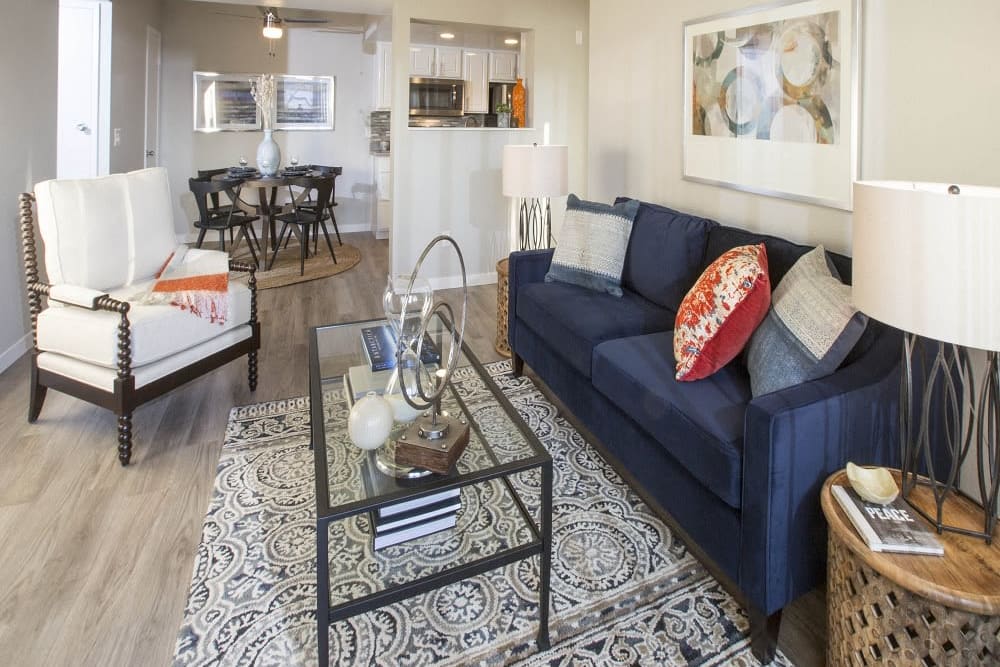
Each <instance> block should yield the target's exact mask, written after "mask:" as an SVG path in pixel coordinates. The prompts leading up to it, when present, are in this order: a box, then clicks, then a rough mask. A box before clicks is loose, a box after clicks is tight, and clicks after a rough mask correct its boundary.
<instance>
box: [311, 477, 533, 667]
mask: <svg viewBox="0 0 1000 667" xmlns="http://www.w3.org/2000/svg"><path fill="white" fill-rule="evenodd" d="M531 468H540V469H541V472H542V475H541V477H542V486H541V524H542V525H541V526H540V527H539V526H536V525H535V521H534V519H533V518H532V516H531V514H530V513H529V512H528V510H527V508H526V507H525V506H524V503H523V501H522V500H521V498H520V496H518V494H517V492H516V491H515V490H514V487H513V485H512V484H511V483H510V480H509V479H507V476H508V475H510V474H513V473H516V472H522V471H524V470H528V469H531ZM494 478H500V479H501V481H502V482H503V483H504V485H505V486H506V487H507V491H508V492H509V493H510V495H511V497H512V498H513V499H514V502H515V504H516V505H517V508H518V510H519V512H520V514H521V518H522V519H523V520H524V522H525V523H526V524H527V525H528V527H529V529H530V530H531V533H532V539H531V541H529V542H527V543H525V544H519V545H517V546H514V547H510V548H508V549H505V550H503V551H499V552H497V553H495V554H491V555H489V556H484V557H482V558H479V559H476V560H474V561H472V562H469V563H463V564H461V565H456V566H454V567H450V568H448V569H445V570H442V571H440V572H434V573H432V574H428V575H426V576H423V577H419V578H417V579H414V580H413V581H408V582H405V583H402V584H397V585H395V586H391V587H389V588H386V589H383V590H380V591H375V592H374V593H370V594H368V595H365V596H363V597H359V598H356V599H354V600H348V601H347V602H341V603H339V604H337V605H333V606H331V605H330V524H331V523H332V522H334V521H339V520H343V519H347V518H349V517H351V516H354V515H356V514H361V513H363V512H367V511H368V510H370V509H375V508H377V507H379V506H381V505H384V504H386V503H385V501H381V502H378V503H371V502H359V503H354V504H352V505H350V506H345V507H343V508H342V509H341V510H340V511H337V512H334V513H332V514H329V515H328V516H325V517H320V518H318V519H317V520H316V584H317V590H316V597H317V608H316V620H317V631H318V642H319V664H320V666H321V667H326V666H327V665H329V664H330V636H329V627H330V625H331V624H332V623H336V622H337V621H343V620H346V619H348V618H351V617H352V616H356V615H358V614H363V613H366V612H369V611H374V610H375V609H379V608H381V607H385V606H387V605H390V604H393V603H396V602H399V601H401V600H405V599H407V598H411V597H413V596H416V595H420V594H422V593H428V592H430V591H433V590H437V589H439V588H443V587H444V586H448V585H449V584H453V583H456V582H458V581H462V580H463V579H468V578H469V577H474V576H476V575H480V574H483V573H485V572H489V571H490V570H495V569H497V568H500V567H504V566H505V565H510V564H511V563H515V562H517V561H519V560H524V559H526V558H531V557H532V556H535V555H537V556H539V559H540V567H539V570H540V571H539V592H538V635H537V637H536V640H535V642H536V644H537V645H538V649H539V650H541V651H545V650H547V649H549V648H550V646H551V645H550V642H549V597H550V596H549V592H550V588H549V584H550V572H551V568H552V519H551V517H552V460H551V459H549V460H547V461H543V462H541V463H536V464H528V465H526V464H525V463H523V462H520V463H515V464H507V465H503V466H500V467H499V469H494V470H492V471H488V472H484V473H483V474H482V475H479V476H477V478H476V479H474V480H469V481H466V483H462V484H454V485H451V486H452V487H462V486H472V485H474V484H475V483H482V482H485V481H489V480H491V479H494ZM445 488H451V487H440V488H437V489H436V490H437V491H441V490H444V489H445ZM419 495H421V494H419V493H415V494H414V496H413V497H417V496H419ZM452 530H454V529H452ZM324 619H325V620H324Z"/></svg>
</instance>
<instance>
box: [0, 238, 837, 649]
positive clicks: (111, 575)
mask: <svg viewBox="0 0 1000 667" xmlns="http://www.w3.org/2000/svg"><path fill="white" fill-rule="evenodd" d="M347 236H349V239H350V243H352V244H354V245H355V246H357V247H358V248H359V249H360V250H361V253H362V256H363V259H362V262H361V264H360V265H359V266H357V267H355V268H354V269H352V270H350V271H348V272H346V273H344V274H341V275H339V276H334V277H331V278H326V279H323V280H318V281H314V282H310V283H304V284H301V285H296V286H293V287H286V288H279V289H275V290H267V291H264V292H261V293H260V308H261V319H262V324H263V326H262V338H263V340H262V350H261V355H260V373H261V375H260V384H259V386H258V388H257V391H256V392H254V393H250V392H249V390H248V389H247V386H246V363H245V362H244V361H236V362H233V363H231V364H229V365H227V366H225V367H223V368H221V369H219V370H217V371H215V372H213V373H211V374H209V375H207V376H205V377H202V378H200V379H198V380H196V381H194V382H192V383H190V384H188V385H186V386H185V387H182V388H180V389H178V390H176V391H174V392H173V393H171V394H169V395H167V396H165V397H162V398H160V399H158V400H156V401H154V402H152V403H150V404H148V405H146V406H144V407H142V408H140V409H139V410H138V411H137V412H136V415H135V433H136V441H135V450H134V455H133V458H132V465H131V466H130V467H129V468H127V469H123V468H121V466H119V465H118V459H117V456H116V450H115V420H114V418H113V417H112V415H111V413H110V412H108V411H105V410H101V409H98V408H95V407H93V406H91V405H89V404H86V403H83V402H82V401H78V400H76V399H73V398H70V397H68V396H64V395H62V394H59V393H57V392H52V391H50V392H49V396H48V398H47V400H46V402H45V407H44V409H43V410H42V414H41V417H40V419H39V421H38V422H37V423H36V424H28V423H27V420H26V412H27V396H28V382H27V370H28V363H27V357H24V358H22V359H20V360H19V361H18V362H17V363H15V364H14V365H13V366H12V367H11V368H9V369H8V370H7V371H5V372H4V373H3V374H0V433H2V434H3V437H2V439H0V664H4V665H19V666H21V665H101V666H111V665H129V666H131V665H143V666H145V665H167V664H169V663H170V661H171V658H172V656H173V648H174V640H175V637H176V634H177V630H178V628H179V627H180V623H181V620H182V617H183V608H184V602H185V598H186V595H187V587H188V583H189V581H190V577H191V568H192V565H193V558H194V553H195V548H196V546H197V544H198V541H199V538H200V532H201V524H202V519H203V518H204V512H205V509H206V507H207V505H208V500H209V496H210V495H211V490H212V483H213V480H214V477H215V467H216V463H217V462H218V459H219V454H220V449H221V445H222V438H223V433H224V432H225V427H226V420H227V416H228V412H229V409H230V408H231V407H232V406H234V405H243V404H248V403H254V402H259V401H268V400H272V399H278V398H286V397H290V396H298V395H305V394H307V393H308V364H307V345H308V344H307V337H306V332H307V331H308V329H309V327H312V326H315V325H318V324H325V323H331V322H346V321H351V320H360V319H367V318H373V317H378V316H379V315H380V314H381V291H382V286H383V284H384V281H385V273H386V266H387V244H386V242H384V241H375V240H374V239H372V237H371V236H370V235H368V234H351V235H347ZM471 292H472V294H471V298H470V313H469V327H468V334H469V335H468V338H467V340H468V341H469V343H470V345H471V346H472V348H473V350H474V351H475V353H476V355H477V356H479V358H480V359H482V360H483V361H484V362H485V361H493V360H495V359H498V358H499V357H498V356H497V355H496V353H495V352H494V351H493V337H494V332H495V326H496V288H495V286H492V285H489V286H483V287H476V288H473V289H472V291H471ZM824 625H825V602H824V599H823V595H822V593H821V592H815V593H813V594H810V595H808V596H806V597H805V598H803V599H802V600H800V601H799V602H797V603H796V604H795V605H793V606H792V607H790V608H789V609H788V610H786V612H785V621H784V623H783V631H782V637H781V642H780V645H781V647H782V649H783V650H785V651H786V653H787V654H788V655H789V656H790V657H792V658H793V660H794V661H795V662H796V664H800V665H809V666H811V665H822V664H823V650H824V642H825V629H824Z"/></svg>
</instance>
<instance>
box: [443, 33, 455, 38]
mask: <svg viewBox="0 0 1000 667" xmlns="http://www.w3.org/2000/svg"><path fill="white" fill-rule="evenodd" d="M441 39H455V33H453V32H442V33H441Z"/></svg>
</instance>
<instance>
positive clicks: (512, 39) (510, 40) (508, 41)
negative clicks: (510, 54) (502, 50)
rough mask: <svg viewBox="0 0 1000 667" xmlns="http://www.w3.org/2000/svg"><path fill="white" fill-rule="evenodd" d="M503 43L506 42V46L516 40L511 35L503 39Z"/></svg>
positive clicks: (513, 43) (514, 42) (514, 43)
mask: <svg viewBox="0 0 1000 667" xmlns="http://www.w3.org/2000/svg"><path fill="white" fill-rule="evenodd" d="M503 43H504V44H506V45H507V46H514V45H516V44H517V40H516V39H515V38H513V37H508V38H507V39H505V40H503Z"/></svg>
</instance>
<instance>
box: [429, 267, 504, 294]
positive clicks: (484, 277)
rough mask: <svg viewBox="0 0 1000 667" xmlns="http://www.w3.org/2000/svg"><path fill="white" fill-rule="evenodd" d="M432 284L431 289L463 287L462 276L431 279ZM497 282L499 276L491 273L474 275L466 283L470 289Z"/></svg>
mask: <svg viewBox="0 0 1000 667" xmlns="http://www.w3.org/2000/svg"><path fill="white" fill-rule="evenodd" d="M428 280H429V281H430V284H431V289H434V290H439V289H452V288H455V287H461V286H462V276H441V277H440V278H429V279H428ZM496 281H497V274H496V273H495V272H492V271H491V272H489V273H473V274H472V275H469V276H467V277H466V282H467V283H468V285H469V287H472V286H473V285H489V284H490V283H495V282H496Z"/></svg>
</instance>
